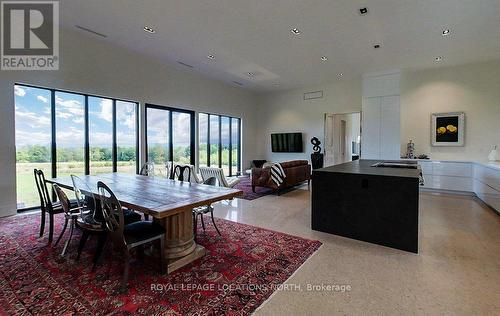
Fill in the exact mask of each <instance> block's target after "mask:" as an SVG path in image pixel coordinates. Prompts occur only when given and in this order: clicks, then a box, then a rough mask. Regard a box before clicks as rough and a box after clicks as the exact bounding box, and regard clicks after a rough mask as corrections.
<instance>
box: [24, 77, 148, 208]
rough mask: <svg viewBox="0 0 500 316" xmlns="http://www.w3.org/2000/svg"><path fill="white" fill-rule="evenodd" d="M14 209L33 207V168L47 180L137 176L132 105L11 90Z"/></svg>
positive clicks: (83, 96) (35, 197) (34, 89)
mask: <svg viewBox="0 0 500 316" xmlns="http://www.w3.org/2000/svg"><path fill="white" fill-rule="evenodd" d="M14 94H15V99H14V101H15V111H16V149H17V150H16V160H17V161H16V162H17V164H16V169H17V203H18V209H27V208H32V207H37V206H39V203H40V201H39V199H38V193H37V190H36V187H35V183H34V178H33V169H34V168H37V169H42V170H43V171H44V173H45V176H46V177H47V178H50V177H64V176H69V175H71V174H75V175H83V174H99V173H109V172H115V171H120V172H131V173H136V172H137V168H138V166H137V157H138V146H137V144H138V135H137V130H138V122H137V119H136V118H137V111H138V104H137V103H135V102H130V101H121V100H117V99H113V98H105V97H97V96H93V95H88V94H82V93H74V92H68V91H61V90H56V89H48V88H39V87H33V86H28V85H22V84H16V85H15V86H14Z"/></svg>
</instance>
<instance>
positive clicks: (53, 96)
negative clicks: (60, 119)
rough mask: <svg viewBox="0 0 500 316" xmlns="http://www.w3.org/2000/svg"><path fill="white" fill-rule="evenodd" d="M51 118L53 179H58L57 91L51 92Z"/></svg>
mask: <svg viewBox="0 0 500 316" xmlns="http://www.w3.org/2000/svg"><path fill="white" fill-rule="evenodd" d="M50 99H51V104H50V116H51V128H52V136H51V143H52V146H51V147H52V148H51V160H52V164H51V165H52V177H53V178H55V177H57V166H56V164H57V144H56V91H55V90H50Z"/></svg>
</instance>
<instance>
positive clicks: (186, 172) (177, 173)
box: [171, 165, 191, 182]
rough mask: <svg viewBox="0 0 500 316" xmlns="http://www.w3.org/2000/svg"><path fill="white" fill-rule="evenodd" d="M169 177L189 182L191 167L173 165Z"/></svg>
mask: <svg viewBox="0 0 500 316" xmlns="http://www.w3.org/2000/svg"><path fill="white" fill-rule="evenodd" d="M171 179H172V180H175V179H177V180H179V181H186V182H191V167H190V166H189V165H175V167H174V172H173V174H172V177H171Z"/></svg>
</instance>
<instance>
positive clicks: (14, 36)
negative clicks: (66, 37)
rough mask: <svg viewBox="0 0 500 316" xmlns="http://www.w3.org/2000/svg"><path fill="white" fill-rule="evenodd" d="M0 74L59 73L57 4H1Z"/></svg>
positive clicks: (13, 2) (17, 2) (20, 2)
mask: <svg viewBox="0 0 500 316" xmlns="http://www.w3.org/2000/svg"><path fill="white" fill-rule="evenodd" d="M1 6H2V12H1V17H2V22H1V25H2V32H1V34H2V40H1V42H2V47H1V50H2V51H1V56H0V58H1V67H0V68H1V69H2V70H58V69H59V1H2V2H1Z"/></svg>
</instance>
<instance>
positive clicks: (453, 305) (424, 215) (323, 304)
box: [215, 186, 500, 315]
mask: <svg viewBox="0 0 500 316" xmlns="http://www.w3.org/2000/svg"><path fill="white" fill-rule="evenodd" d="M215 209H216V212H215V215H216V216H217V217H221V218H225V219H228V220H232V221H237V222H241V223H246V224H251V225H255V226H259V227H264V228H268V229H272V230H276V231H280V232H284V233H288V234H292V235H296V236H301V237H305V238H310V239H316V240H320V241H322V242H323V246H321V248H320V249H319V250H318V251H317V252H316V253H315V254H314V255H313V256H312V257H311V258H309V259H308V260H307V261H306V262H305V263H304V264H303V265H302V267H301V268H300V269H299V270H297V271H296V273H295V274H294V275H293V276H292V277H290V278H289V279H288V281H287V283H286V284H288V285H289V286H288V287H286V288H285V287H283V288H282V289H281V290H278V291H276V292H275V294H274V295H273V296H272V297H271V298H270V299H269V300H268V301H266V302H265V303H264V304H263V305H262V306H261V307H260V308H259V309H258V310H257V311H256V313H255V314H256V315H493V314H496V315H500V216H499V215H497V214H496V213H494V212H493V211H492V210H491V209H489V208H488V207H487V206H485V205H483V204H482V203H481V202H479V200H477V199H476V198H474V197H468V196H452V195H434V194H430V193H422V194H421V196H420V238H419V243H420V245H419V252H420V253H419V254H418V255H416V254H411V253H407V252H403V251H399V250H395V249H390V248H386V247H382V246H377V245H373V244H369V243H365V242H359V241H355V240H351V239H347V238H342V237H337V236H334V235H330V234H326V233H320V232H315V231H312V230H311V228H310V227H311V224H310V222H311V208H310V192H309V191H308V190H307V186H304V187H301V188H298V189H297V190H293V191H290V192H288V193H286V194H283V195H281V196H275V195H270V196H265V197H262V198H259V199H257V200H254V201H246V200H240V199H235V200H233V201H228V202H220V203H218V204H216V206H215ZM321 285H339V286H340V285H342V286H343V287H337V288H335V287H330V288H326V287H323V288H318V286H321ZM312 286H314V287H312ZM347 286H350V291H349V288H348V287H347Z"/></svg>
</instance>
